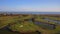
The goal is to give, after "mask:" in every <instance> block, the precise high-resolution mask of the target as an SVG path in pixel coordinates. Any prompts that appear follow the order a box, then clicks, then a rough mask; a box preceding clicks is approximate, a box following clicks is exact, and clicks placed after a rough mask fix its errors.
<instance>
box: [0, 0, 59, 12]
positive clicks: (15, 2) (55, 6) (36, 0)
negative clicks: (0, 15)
mask: <svg viewBox="0 0 60 34" xmlns="http://www.w3.org/2000/svg"><path fill="white" fill-rule="evenodd" d="M0 11H33V12H34V11H38V12H41V11H43V12H44V11H50V12H52V11H53V12H54V11H56V12H57V11H58V12H59V11H60V0H0Z"/></svg>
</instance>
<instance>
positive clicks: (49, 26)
mask: <svg viewBox="0 0 60 34" xmlns="http://www.w3.org/2000/svg"><path fill="white" fill-rule="evenodd" d="M34 24H36V25H38V26H40V27H42V28H44V29H51V30H52V29H55V25H53V24H46V23H41V22H34Z"/></svg>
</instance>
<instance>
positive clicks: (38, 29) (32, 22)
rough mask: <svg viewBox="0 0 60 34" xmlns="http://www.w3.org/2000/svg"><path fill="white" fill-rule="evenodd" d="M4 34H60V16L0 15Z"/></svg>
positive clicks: (1, 29) (0, 25) (1, 30)
mask: <svg viewBox="0 0 60 34" xmlns="http://www.w3.org/2000/svg"><path fill="white" fill-rule="evenodd" d="M0 33H2V34H5V33H6V34H60V16H59V15H41V14H14V15H8V14H7V15H1V14H0Z"/></svg>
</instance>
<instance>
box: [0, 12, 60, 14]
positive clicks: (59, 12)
mask: <svg viewBox="0 0 60 34" xmlns="http://www.w3.org/2000/svg"><path fill="white" fill-rule="evenodd" d="M0 13H7V14H60V12H37V11H35V12H33V11H31V12H30V11H27V12H24V11H16V12H14V11H10V12H9V11H6V12H3V11H0Z"/></svg>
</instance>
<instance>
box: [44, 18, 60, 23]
mask: <svg viewBox="0 0 60 34" xmlns="http://www.w3.org/2000/svg"><path fill="white" fill-rule="evenodd" d="M44 20H47V21H48V22H55V23H56V24H60V21H57V20H51V19H49V18H44Z"/></svg>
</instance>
